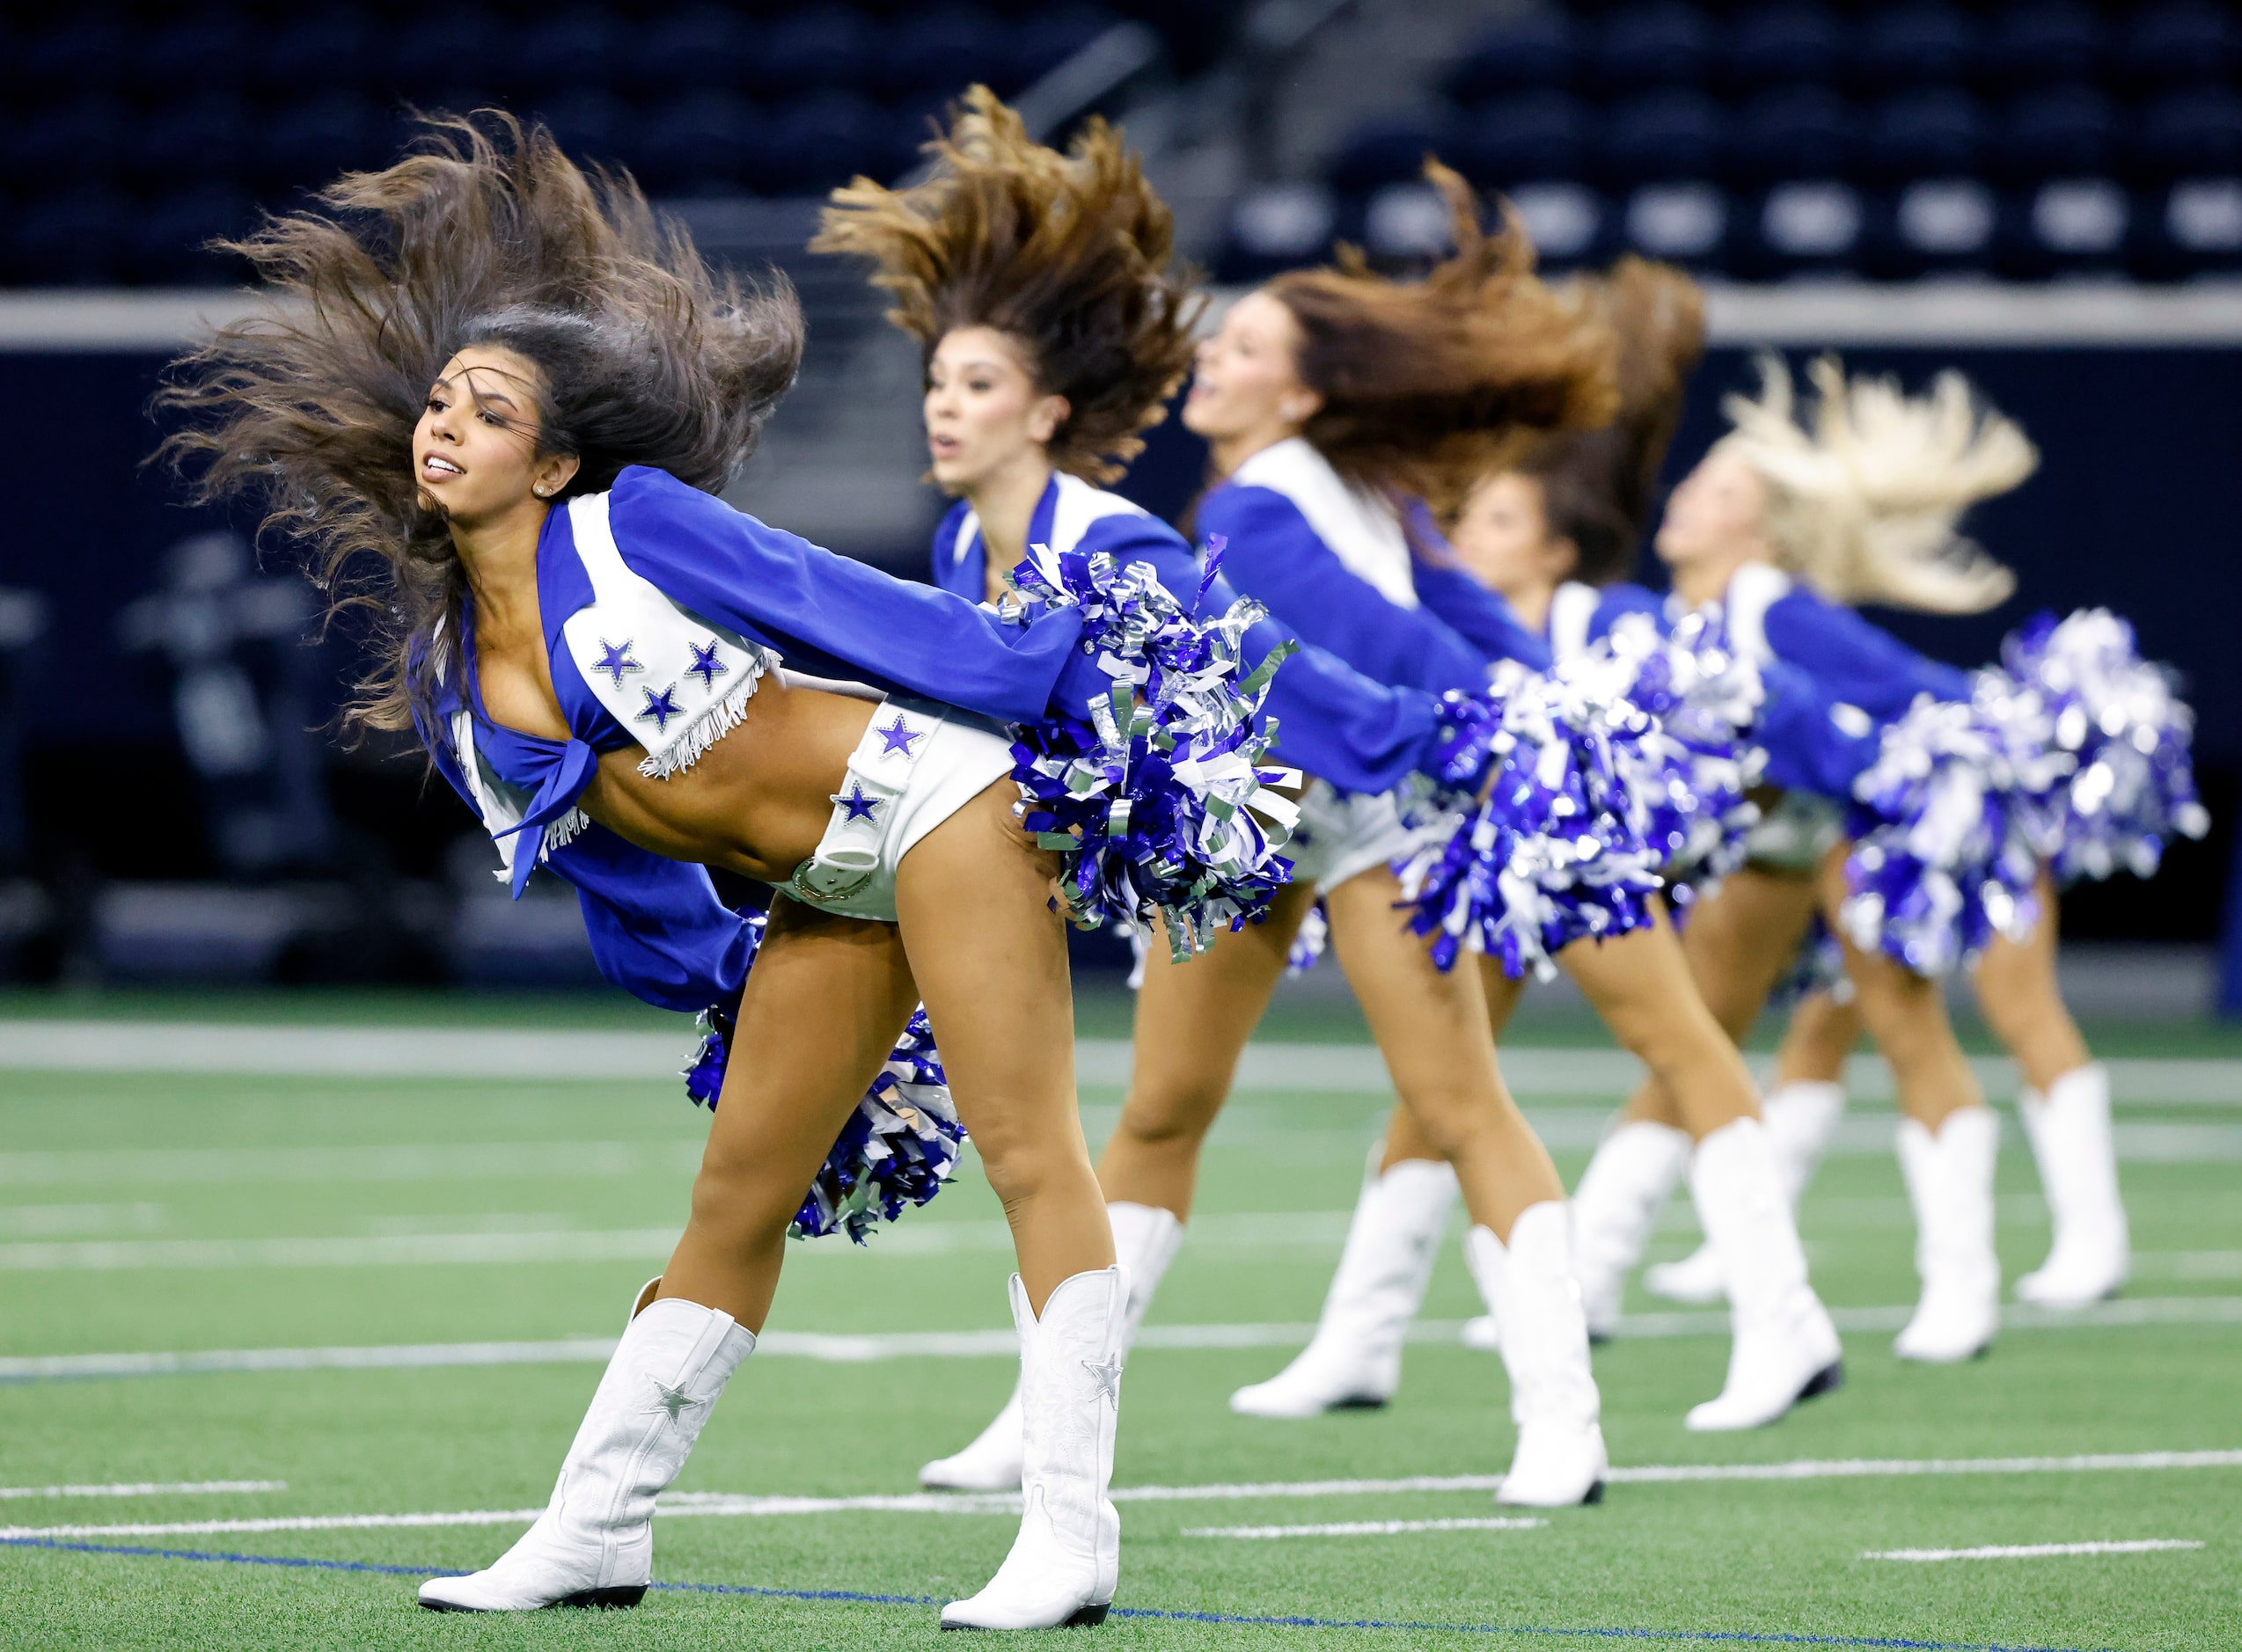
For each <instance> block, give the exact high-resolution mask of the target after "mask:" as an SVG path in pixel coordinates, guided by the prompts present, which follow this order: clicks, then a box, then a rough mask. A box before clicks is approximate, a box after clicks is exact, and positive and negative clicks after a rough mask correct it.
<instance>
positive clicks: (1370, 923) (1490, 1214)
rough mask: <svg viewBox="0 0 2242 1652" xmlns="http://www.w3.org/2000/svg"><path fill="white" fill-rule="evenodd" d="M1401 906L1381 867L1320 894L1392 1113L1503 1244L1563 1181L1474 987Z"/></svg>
mask: <svg viewBox="0 0 2242 1652" xmlns="http://www.w3.org/2000/svg"><path fill="white" fill-rule="evenodd" d="M1400 899H1401V881H1400V880H1399V879H1397V878H1396V877H1395V876H1394V874H1392V873H1391V872H1389V871H1388V870H1386V869H1385V868H1384V867H1379V868H1376V869H1374V870H1373V871H1369V872H1365V873H1362V874H1359V875H1358V876H1356V877H1352V878H1350V879H1348V880H1347V881H1346V882H1344V883H1343V884H1341V885H1340V886H1339V887H1338V888H1336V889H1334V890H1332V891H1330V894H1328V895H1326V896H1325V897H1324V903H1325V906H1326V908H1327V910H1329V911H1330V918H1331V944H1332V947H1334V949H1335V950H1336V951H1337V954H1338V955H1339V962H1340V964H1341V966H1342V967H1343V968H1344V969H1345V970H1346V972H1347V980H1348V982H1349V983H1352V986H1353V987H1354V990H1355V997H1356V998H1357V999H1358V1000H1359V1002H1360V1003H1361V1005H1362V1008H1363V1013H1364V1014H1365V1015H1366V1017H1367V1018H1368V1019H1369V1021H1370V1030H1371V1032H1372V1034H1373V1035H1374V1036H1375V1037H1376V1039H1377V1040H1378V1048H1379V1049H1380V1051H1381V1053H1382V1054H1383V1055H1384V1056H1385V1058H1386V1070H1387V1071H1388V1072H1389V1073H1391V1074H1392V1075H1393V1079H1394V1087H1395V1089H1396V1091H1398V1092H1399V1093H1400V1095H1401V1100H1402V1107H1403V1110H1404V1111H1406V1112H1408V1113H1410V1114H1412V1115H1414V1116H1415V1120H1416V1123H1417V1125H1418V1129H1421V1130H1422V1131H1423V1133H1424V1135H1425V1137H1426V1138H1427V1140H1428V1141H1429V1142H1430V1143H1431V1144H1432V1145H1433V1146H1434V1147H1435V1148H1436V1149H1437V1150H1438V1151H1439V1154H1440V1157H1441V1158H1443V1159H1447V1161H1448V1162H1449V1163H1450V1164H1451V1165H1453V1166H1454V1167H1455V1173H1456V1178H1457V1180H1458V1181H1459V1182H1460V1183H1461V1184H1462V1188H1463V1199H1464V1204H1465V1206H1466V1207H1467V1208H1468V1209H1469V1210H1470V1212H1471V1217H1472V1220H1473V1221H1474V1222H1475V1223H1476V1224H1478V1225H1480V1226H1482V1227H1485V1228H1488V1229H1490V1230H1491V1231H1492V1232H1493V1233H1494V1235H1495V1237H1496V1238H1497V1239H1504V1240H1507V1239H1508V1238H1509V1236H1510V1226H1511V1223H1512V1222H1513V1220H1515V1219H1516V1217H1517V1216H1518V1214H1519V1212H1520V1211H1521V1210H1525V1209H1526V1208H1527V1207H1528V1206H1529V1205H1535V1204H1540V1203H1542V1202H1545V1201H1548V1200H1552V1199H1563V1198H1564V1183H1563V1182H1562V1181H1558V1179H1557V1168H1556V1166H1553V1165H1552V1164H1550V1156H1549V1153H1548V1151H1547V1150H1545V1149H1544V1148H1543V1147H1542V1143H1541V1139H1540V1137H1536V1136H1535V1134H1534V1129H1533V1127H1532V1126H1531V1125H1529V1124H1528V1123H1527V1122H1526V1116H1525V1115H1524V1114H1522V1113H1520V1111H1519V1110H1518V1104H1517V1102H1516V1101H1514V1100H1512V1098H1511V1094H1510V1091H1509V1089H1508V1088H1507V1087H1506V1085H1504V1083H1503V1080H1502V1074H1501V1072H1500V1071H1499V1070H1498V1068H1497V1066H1496V1064H1495V1042H1494V1034H1493V1032H1492V1029H1491V1027H1489V1025H1488V1020H1487V1005H1486V999H1485V997H1484V989H1483V987H1482V985H1481V983H1479V982H1478V981H1477V980H1476V978H1475V977H1474V976H1473V974H1472V972H1471V971H1470V970H1469V969H1455V970H1453V971H1446V972H1444V971H1442V970H1441V969H1439V968H1438V967H1437V966H1435V965H1434V963H1433V962H1432V954H1431V952H1430V950H1429V949H1428V948H1427V947H1426V946H1425V940H1424V938H1423V937H1421V936H1418V935H1414V934H1411V933H1410V932H1409V930H1408V929H1407V928H1406V927H1405V926H1404V925H1403V924H1402V922H1401V921H1400V919H1399V917H1398V916H1397V915H1396V911H1395V910H1394V909H1395V906H1396V903H1398V902H1399V901H1400Z"/></svg>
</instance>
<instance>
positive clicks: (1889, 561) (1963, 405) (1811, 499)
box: [1718, 356, 2040, 614]
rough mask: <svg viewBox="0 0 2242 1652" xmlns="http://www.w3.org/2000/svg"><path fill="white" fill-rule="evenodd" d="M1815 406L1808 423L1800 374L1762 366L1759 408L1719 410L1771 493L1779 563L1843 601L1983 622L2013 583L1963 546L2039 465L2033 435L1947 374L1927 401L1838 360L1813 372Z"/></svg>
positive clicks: (1827, 359)
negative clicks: (1977, 509)
mask: <svg viewBox="0 0 2242 1652" xmlns="http://www.w3.org/2000/svg"><path fill="white" fill-rule="evenodd" d="M1807 376H1808V377H1809V378H1810V379H1811V380H1812V381H1813V388H1814V391H1815V394H1816V402H1815V405H1814V407H1813V412H1812V414H1811V416H1810V417H1809V418H1807V419H1804V420H1801V419H1800V418H1799V415H1798V413H1797V412H1796V411H1795V407H1796V400H1797V398H1796V396H1795V394H1794V392H1793V391H1792V387H1791V375H1790V372H1789V369H1786V368H1785V367H1784V365H1783V363H1782V362H1781V361H1780V360H1778V359H1777V358H1774V357H1762V360H1761V362H1760V393H1759V396H1758V398H1756V399H1754V398H1751V397H1748V396H1742V395H1734V396H1731V397H1729V398H1728V399H1727V400H1726V402H1725V403H1724V404H1723V406H1724V407H1725V411H1726V413H1727V414H1728V417H1729V419H1730V420H1731V421H1732V422H1733V424H1734V426H1735V428H1734V429H1733V430H1732V431H1731V432H1730V433H1729V434H1728V435H1725V436H1724V437H1722V438H1721V440H1720V443H1719V447H1718V451H1724V452H1728V453H1732V454H1734V455H1735V456H1737V457H1740V458H1742V459H1743V460H1744V461H1745V462H1746V463H1747V464H1750V465H1751V466H1752V468H1753V469H1754V470H1755V471H1758V472H1759V474H1760V476H1761V477H1762V479H1764V480H1765V482H1766V483H1767V485H1768V511H1767V515H1768V537H1769V539H1770V541H1771V542H1772V543H1773V544H1774V545H1775V548H1776V558H1777V561H1778V562H1779V563H1781V564H1782V566H1783V567H1785V568H1787V569H1788V570H1789V571H1790V572H1791V573H1793V574H1797V575H1798V576H1799V578H1800V579H1802V580H1804V581H1806V583H1807V584H1808V585H1810V586H1812V587H1813V588H1814V589H1815V590H1816V591H1818V592H1820V593H1821V595H1822V596H1826V597H1828V599H1829V600H1830V601H1832V602H1835V603H1847V604H1852V603H1887V604H1889V605H1890V606H1892V607H1894V608H1913V609H1919V610H1923V611H1924V612H1927V613H1934V614H1975V613H1980V612H1982V611H1983V610H1986V609H1988V608H1991V607H1994V606H1995V605H1997V603H2001V602H2003V601H2004V600H2006V598H2007V597H2008V596H2009V594H2010V592H2011V591H2012V590H2014V589H2015V588H2016V576H2015V575H2014V574H2011V572H2010V571H2009V570H2008V569H2007V568H2006V567H2003V566H2002V565H2001V564H2000V563H1998V562H1996V561H1994V560H1993V559H1992V558H1990V557H1989V556H1987V555H1986V554H1985V552H1983V551H1982V550H1981V549H1980V548H1979V547H1978V546H1977V545H1975V544H1973V543H1972V542H1971V541H1970V540H1968V539H1967V538H1965V537H1962V535H1961V533H1960V529H1959V525H1958V524H1959V523H1960V519H1961V515H1962V512H1963V511H1964V510H1966V509H1967V508H1968V507H1970V506H1971V505H1973V504H1975V503H1976V502H1977V501H1979V500H1981V499H1990V498H1992V497H1993V496H1994V495H1996V494H1998V493H2007V492H2008V491H2009V490H2010V489H2011V488H2012V487H2014V486H2017V485H2018V484H2019V483H2020V482H2022V481H2023V480H2024V479H2025V478H2026V477H2027V476H2030V475H2031V474H2032V472H2033V471H2034V470H2035V469H2036V468H2038V466H2039V463H2040V456H2039V453H2038V451H2037V450H2035V449H2034V448H2033V445H2032V443H2031V442H2029V441H2028V440H2027V439H2026V436H2025V434H2024V432H2023V431H2022V430H2021V429H2019V428H2018V427H2017V425H2016V424H2015V423H2014V422H2013V421H2012V420H2008V419H2005V418H2004V417H2002V416H2001V415H2000V414H1999V413H1995V412H1993V411H1992V410H1991V409H1990V408H1989V407H1987V406H1984V405H1983V404H1982V402H1981V401H1979V400H1978V398H1977V397H1976V394H1975V391H1972V389H1971V388H1970V384H1969V381H1968V380H1967V379H1965V378H1964V377H1963V376H1961V375H1960V374H1959V373H1954V372H1946V373H1941V374H1940V375H1939V376H1938V378H1937V380H1936V381H1934V382H1933V384H1931V391H1930V393H1929V394H1928V395H1925V396H1919V397H1910V396H1909V395H1907V394H1906V393H1905V392H1904V391H1901V388H1900V386H1899V384H1898V383H1897V382H1896V381H1895V380H1893V379H1889V378H1870V377H1856V378H1851V379H1848V378H1847V377H1846V376H1845V372H1844V369H1843V367H1841V366H1840V365H1839V364H1838V362H1837V361H1836V359H1835V357H1834V356H1823V357H1822V358H1821V360H1819V361H1817V362H1814V364H1813V366H1812V367H1811V368H1809V369H1807Z"/></svg>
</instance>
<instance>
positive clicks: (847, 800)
mask: <svg viewBox="0 0 2242 1652" xmlns="http://www.w3.org/2000/svg"><path fill="white" fill-rule="evenodd" d="M832 801H833V802H835V803H838V804H839V805H840V807H841V808H842V810H843V811H844V814H843V815H842V821H841V823H842V824H843V825H846V824H847V823H848V822H850V821H859V820H870V819H871V818H872V813H873V811H874V810H875V809H876V808H879V807H880V804H881V801H882V800H881V799H879V798H876V797H867V796H865V795H864V784H863V782H862V781H861V780H852V781H850V782H849V786H848V795H847V796H846V797H842V796H838V795H836V796H835V797H834V798H832Z"/></svg>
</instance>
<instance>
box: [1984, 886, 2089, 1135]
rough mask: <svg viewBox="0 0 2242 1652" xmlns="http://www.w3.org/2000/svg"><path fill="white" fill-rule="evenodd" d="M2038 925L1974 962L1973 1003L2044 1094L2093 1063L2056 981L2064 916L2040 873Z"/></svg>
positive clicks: (1999, 940)
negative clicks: (2059, 930) (2058, 933)
mask: <svg viewBox="0 0 2242 1652" xmlns="http://www.w3.org/2000/svg"><path fill="white" fill-rule="evenodd" d="M2035 893H2036V894H2037V895H2038V896H2039V902H2040V921H2039V922H2038V923H2037V924H2035V925H2033V929H2032V932H2031V933H2030V934H2029V935H2027V936H2026V937H2025V938H2024V939H2022V940H2020V941H2018V940H2011V939H2009V938H2008V937H2007V936H2005V935H1997V936H1995V937H1994V939H1993V941H1992V944H1991V945H1990V946H1989V947H1986V948H1985V953H1984V955H1983V956H1982V958H1980V959H1979V960H1978V962H1977V976H1976V986H1977V1003H1978V1007H1979V1008H1980V1009H1982V1011H1983V1012H1985V1020H1986V1023H1987V1024H1988V1025H1989V1026H1990V1027H1992V1029H1993V1036H1994V1037H1996V1038H1997V1039H1999V1040H2000V1041H2001V1044H2002V1047H2003V1048H2004V1049H2006V1050H2007V1051H2008V1052H2009V1054H2011V1056H2015V1057H2016V1063H2017V1066H2018V1067H2019V1069H2020V1070H2021V1071H2022V1073H2023V1077H2024V1082H2025V1083H2026V1085H2030V1086H2031V1087H2032V1088H2033V1089H2034V1090H2037V1091H2039V1092H2041V1093H2042V1094H2045V1093H2047V1091H2048V1088H2049V1087H2050V1086H2052V1085H2054V1084H2055V1080H2056V1079H2058V1078H2062V1076H2063V1075H2064V1074H2065V1073H2067V1072H2075V1071H2077V1070H2078V1069H2079V1068H2081V1067H2084V1066H2085V1065H2086V1064H2088V1063H2089V1062H2091V1061H2092V1060H2093V1059H2094V1056H2093V1052H2092V1051H2091V1050H2089V1049H2087V1048H2086V1040H2085V1037H2084V1034H2081V1033H2080V1032H2079V1030H2078V1023H2077V1022H2076V1021H2074V1020H2071V1019H2070V1010H2069V1009H2067V1008H2066V1007H2064V1005H2063V999H2062V988H2061V987H2060V986H2058V985H2057V984H2056V981H2055V944H2056V939H2057V937H2056V928H2057V925H2058V922H2059V920H2060V917H2061V916H2062V914H2061V910H2060V908H2059V906H2058V904H2057V900H2056V895H2055V880H2054V879H2052V878H2050V877H2049V876H2048V874H2047V872H2046V870H2045V869H2044V868H2043V869H2042V870H2041V874H2040V884H2039V888H2038V889H2037V890H2036V891H2035Z"/></svg>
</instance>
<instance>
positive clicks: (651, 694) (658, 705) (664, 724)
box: [638, 684, 685, 735]
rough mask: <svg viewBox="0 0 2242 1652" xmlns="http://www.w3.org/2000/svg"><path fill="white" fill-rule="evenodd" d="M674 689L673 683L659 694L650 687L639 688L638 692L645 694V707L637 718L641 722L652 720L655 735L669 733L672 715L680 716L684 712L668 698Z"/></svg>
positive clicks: (683, 708) (682, 708)
mask: <svg viewBox="0 0 2242 1652" xmlns="http://www.w3.org/2000/svg"><path fill="white" fill-rule="evenodd" d="M675 691H676V689H675V685H674V684H672V685H671V686H670V688H665V689H663V691H661V692H660V693H659V694H656V692H655V691H653V690H652V689H641V690H640V691H639V692H640V693H641V694H643V695H645V696H646V709H645V710H644V711H642V712H641V713H639V714H638V720H639V721H640V722H642V723H643V722H649V721H650V722H652V723H653V725H654V732H655V733H656V734H657V735H664V734H667V733H669V732H670V719H671V718H672V717H682V716H684V715H685V707H684V706H682V705H678V702H677V701H675V700H674V699H672V698H670V695H671V694H672V693H674V692H675Z"/></svg>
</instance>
